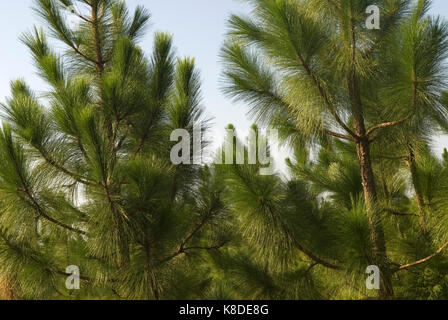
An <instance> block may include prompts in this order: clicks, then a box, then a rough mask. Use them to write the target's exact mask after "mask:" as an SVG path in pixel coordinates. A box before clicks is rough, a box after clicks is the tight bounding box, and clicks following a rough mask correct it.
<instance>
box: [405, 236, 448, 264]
mask: <svg viewBox="0 0 448 320" xmlns="http://www.w3.org/2000/svg"><path fill="white" fill-rule="evenodd" d="M447 247H448V242H446V243H445V244H444V245H443V246H441V247H440V248H439V249H438V250H437V251H436V252H435V253H434V254H432V255H430V256H428V257H426V258H423V259H420V260H418V261H415V262H411V263H408V264H405V265H402V266H400V267H399V268H398V270H397V271H400V270H406V269H408V268H410V267H413V266H416V265H419V264H422V263H424V262H426V261H428V260H430V259H432V258H434V257H436V256H438V255H439V254H441V253H442V251H443V250H445V249H446V248H447Z"/></svg>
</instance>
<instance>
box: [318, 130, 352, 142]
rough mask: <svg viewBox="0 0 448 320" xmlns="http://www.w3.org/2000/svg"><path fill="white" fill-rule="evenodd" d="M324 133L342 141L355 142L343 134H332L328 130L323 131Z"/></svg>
mask: <svg viewBox="0 0 448 320" xmlns="http://www.w3.org/2000/svg"><path fill="white" fill-rule="evenodd" d="M325 133H326V134H328V135H330V136H333V137H336V138H340V139H343V140H348V141H352V142H356V139H355V138H353V137H351V136H347V135H345V134H340V133H336V132H333V131H330V130H325Z"/></svg>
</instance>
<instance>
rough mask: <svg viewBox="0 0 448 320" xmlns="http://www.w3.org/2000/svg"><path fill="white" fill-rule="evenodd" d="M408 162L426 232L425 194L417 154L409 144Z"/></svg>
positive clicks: (421, 222) (421, 221)
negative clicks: (419, 183)
mask: <svg viewBox="0 0 448 320" xmlns="http://www.w3.org/2000/svg"><path fill="white" fill-rule="evenodd" d="M406 164H407V165H408V168H409V172H410V173H411V180H412V187H413V188H414V192H415V198H416V200H417V208H418V216H419V224H420V229H421V231H422V232H423V233H425V232H426V223H425V201H424V199H423V195H422V194H421V192H420V189H419V185H418V173H417V164H416V162H415V154H414V151H413V149H412V146H409V149H408V156H407V159H406Z"/></svg>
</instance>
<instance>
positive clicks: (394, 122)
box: [367, 115, 412, 136]
mask: <svg viewBox="0 0 448 320" xmlns="http://www.w3.org/2000/svg"><path fill="white" fill-rule="evenodd" d="M411 117H412V115H409V116H407V117H405V118H403V119H400V120H397V121H392V122H384V123H381V124H378V125H376V126H373V127H372V128H370V129H369V130H368V131H367V136H369V135H370V134H372V133H373V132H375V131H376V130H379V129H384V128H389V127H393V126H396V125H399V124H402V123H403V122H406V121H407V120H409V119H410V118H411Z"/></svg>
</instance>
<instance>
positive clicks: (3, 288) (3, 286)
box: [0, 278, 17, 300]
mask: <svg viewBox="0 0 448 320" xmlns="http://www.w3.org/2000/svg"><path fill="white" fill-rule="evenodd" d="M16 299H17V297H16V295H15V293H14V286H13V284H12V282H11V281H10V280H8V279H7V278H5V279H3V278H2V279H0V300H16Z"/></svg>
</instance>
